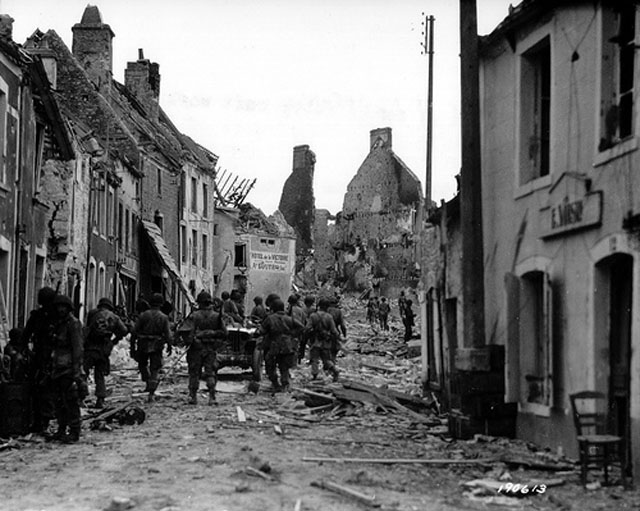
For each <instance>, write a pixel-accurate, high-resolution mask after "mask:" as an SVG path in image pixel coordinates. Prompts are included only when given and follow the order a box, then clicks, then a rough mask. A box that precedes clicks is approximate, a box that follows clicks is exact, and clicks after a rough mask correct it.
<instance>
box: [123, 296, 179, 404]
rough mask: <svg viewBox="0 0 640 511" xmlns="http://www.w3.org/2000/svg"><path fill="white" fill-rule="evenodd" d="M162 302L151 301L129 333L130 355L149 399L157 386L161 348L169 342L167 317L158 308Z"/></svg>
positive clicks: (169, 333) (169, 332)
mask: <svg viewBox="0 0 640 511" xmlns="http://www.w3.org/2000/svg"><path fill="white" fill-rule="evenodd" d="M161 305H162V303H157V302H154V301H152V303H151V307H152V308H151V309H149V310H147V311H145V312H143V313H142V314H140V317H139V318H138V320H137V321H136V325H135V327H134V328H133V333H132V335H131V355H132V357H133V358H134V359H135V360H136V361H137V362H138V369H139V371H140V376H141V377H142V381H144V382H146V384H147V386H146V388H145V391H146V392H149V400H150V401H151V400H153V394H154V393H155V391H156V389H157V388H158V382H159V374H160V369H161V368H162V349H163V348H164V346H165V344H166V345H168V346H169V348H168V349H170V346H171V345H170V342H171V327H170V324H169V318H168V317H167V316H166V315H165V314H164V313H162V312H161V311H160V310H159V307H160V306H161Z"/></svg>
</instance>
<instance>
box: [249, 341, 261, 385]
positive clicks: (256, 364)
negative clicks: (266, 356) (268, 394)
mask: <svg viewBox="0 0 640 511" xmlns="http://www.w3.org/2000/svg"><path fill="white" fill-rule="evenodd" d="M262 359H263V354H262V350H261V349H257V348H256V349H255V350H253V364H252V365H251V369H252V370H253V380H254V381H260V379H261V378H262Z"/></svg>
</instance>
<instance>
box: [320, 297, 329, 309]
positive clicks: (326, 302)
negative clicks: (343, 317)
mask: <svg viewBox="0 0 640 511" xmlns="http://www.w3.org/2000/svg"><path fill="white" fill-rule="evenodd" d="M330 305H331V300H329V299H328V298H320V300H318V307H320V308H321V309H323V310H324V309H328V308H329V306H330Z"/></svg>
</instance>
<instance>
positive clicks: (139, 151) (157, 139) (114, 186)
mask: <svg viewBox="0 0 640 511" xmlns="http://www.w3.org/2000/svg"><path fill="white" fill-rule="evenodd" d="M113 37H114V32H113V31H112V29H111V27H110V26H109V25H108V24H106V23H104V22H103V20H102V16H101V14H100V11H99V10H98V8H97V7H95V6H87V8H86V9H85V11H84V13H83V15H82V18H81V21H80V23H77V24H75V25H74V26H73V45H72V51H69V49H68V48H67V47H66V45H65V44H64V42H63V41H62V39H61V38H60V37H59V36H58V35H57V34H56V33H55V32H54V31H48V32H46V33H42V32H40V31H36V33H34V35H33V36H32V37H31V38H30V40H29V43H28V48H29V51H30V52H31V53H32V54H36V53H38V52H40V53H42V52H47V53H48V54H50V56H51V59H50V61H47V62H48V63H49V67H48V68H47V70H48V72H52V74H55V76H56V80H57V84H58V87H57V94H56V99H57V100H58V102H59V104H60V109H61V111H62V113H63V115H64V117H65V119H66V121H67V124H68V126H70V127H71V129H72V131H73V132H74V133H75V135H76V138H77V139H78V147H79V148H80V149H82V150H83V151H84V152H83V156H82V162H79V163H78V164H77V168H78V173H79V175H80V177H81V180H82V179H88V180H89V183H90V184H91V186H88V187H87V189H86V190H85V192H86V193H85V195H84V197H81V198H80V199H82V200H85V202H88V203H90V204H91V208H90V210H89V211H88V212H87V213H86V218H85V219H84V220H81V221H84V222H86V224H87V226H88V228H89V231H90V235H89V236H88V239H87V252H86V254H85V256H84V257H83V259H85V260H86V269H85V273H84V275H82V278H81V279H80V283H79V284H80V287H81V289H80V291H78V292H77V295H78V296H77V297H75V298H76V301H77V302H82V305H83V306H84V307H83V308H84V309H85V310H86V309H87V308H91V307H92V306H94V305H95V303H96V302H97V299H98V298H99V297H101V296H108V297H110V298H112V299H113V300H114V302H115V303H116V304H118V305H122V306H125V307H127V308H128V309H129V310H130V311H131V310H132V308H133V304H134V302H135V298H136V297H137V296H138V295H139V294H149V293H151V292H160V293H162V294H163V295H164V296H165V297H166V298H167V299H168V300H170V301H172V302H173V303H174V304H175V305H176V307H177V308H178V309H185V308H186V307H187V306H188V305H189V304H191V303H193V301H194V296H195V295H196V294H197V293H198V292H199V291H201V290H202V289H206V290H208V291H212V290H213V287H214V279H213V272H212V262H211V257H212V254H213V212H214V208H213V198H212V196H213V193H212V190H213V189H214V178H215V166H216V163H217V156H216V155H215V154H213V153H212V152H210V151H208V150H206V149H205V148H203V147H201V146H199V145H198V144H196V143H195V142H194V141H193V140H191V139H190V138H189V137H187V136H185V135H184V134H182V133H180V132H179V131H178V130H177V129H176V127H175V126H174V125H173V123H172V122H171V120H170V119H169V118H168V116H167V115H166V113H165V112H164V111H163V110H162V108H161V107H160V105H159V92H160V72H159V66H158V64H157V63H152V62H150V61H149V60H148V59H146V58H145V57H144V54H143V52H142V50H140V51H139V54H138V59H137V60H136V61H134V62H129V63H128V65H127V69H126V71H125V83H124V84H121V83H118V82H117V81H115V80H113V77H112V55H113V46H112V40H113ZM78 161H79V160H78ZM82 211H83V210H82V209H80V210H79V213H80V212H82ZM83 214H84V213H83ZM76 284H77V283H76ZM67 293H68V294H70V295H71V294H72V292H71V290H68V291H67ZM73 294H74V296H75V291H74V292H73ZM77 305H79V303H77Z"/></svg>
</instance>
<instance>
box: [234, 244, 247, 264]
mask: <svg viewBox="0 0 640 511" xmlns="http://www.w3.org/2000/svg"><path fill="white" fill-rule="evenodd" d="M233 265H234V266H235V267H236V268H237V267H245V268H246V267H247V246H246V245H236V248H235V254H234V258H233Z"/></svg>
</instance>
